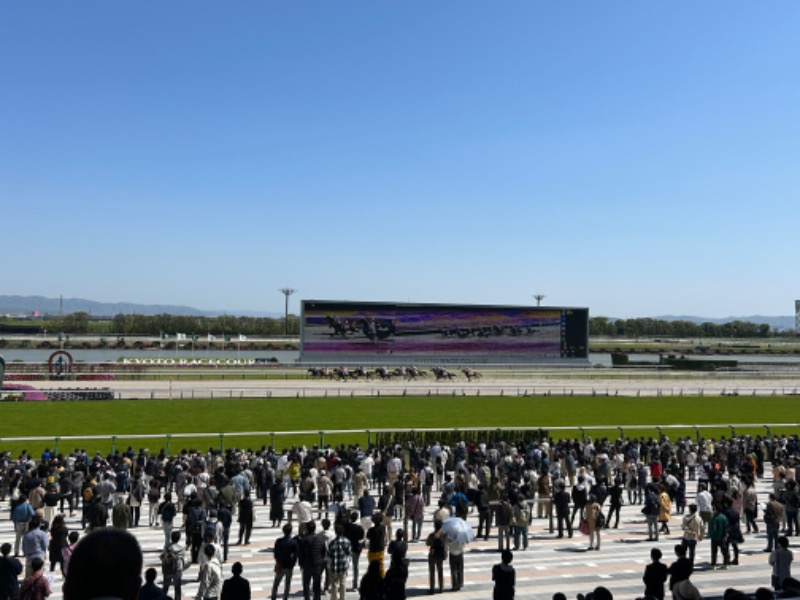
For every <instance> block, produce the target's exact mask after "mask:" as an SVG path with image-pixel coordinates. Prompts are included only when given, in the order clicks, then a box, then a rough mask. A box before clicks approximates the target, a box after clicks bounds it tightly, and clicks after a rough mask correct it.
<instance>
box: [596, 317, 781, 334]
mask: <svg viewBox="0 0 800 600" xmlns="http://www.w3.org/2000/svg"><path fill="white" fill-rule="evenodd" d="M589 335H590V336H592V337H596V336H608V337H624V338H637V337H676V338H766V337H773V336H775V335H776V332H773V331H772V330H771V328H770V326H769V325H767V324H766V323H751V322H749V321H730V322H728V323H710V322H708V323H695V322H693V321H681V320H678V321H664V320H660V319H650V318H639V319H617V320H615V321H612V320H611V319H609V318H608V317H591V318H590V319H589Z"/></svg>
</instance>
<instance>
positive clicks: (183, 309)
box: [0, 295, 794, 330]
mask: <svg viewBox="0 0 800 600" xmlns="http://www.w3.org/2000/svg"><path fill="white" fill-rule="evenodd" d="M34 312H38V313H39V314H40V315H58V314H69V313H73V312H85V313H89V314H90V315H91V316H93V317H113V316H114V315H118V314H126V315H130V314H139V315H158V314H164V313H167V314H172V315H181V316H188V317H192V316H195V317H218V316H220V315H224V314H228V315H234V316H248V317H281V316H283V314H282V313H274V312H265V311H254V310H200V309H197V308H192V307H191V306H179V305H173V304H134V303H131V302H95V301H94V300H86V299H84V298H64V299H63V301H62V300H61V299H60V298H46V297H44V296H3V295H0V315H4V314H10V315H14V316H22V315H26V316H30V315H32V314H33V313H34ZM609 318H610V320H612V321H616V320H617V318H615V317H609ZM651 318H653V319H658V320H661V321H691V322H692V323H716V324H718V325H720V324H722V323H729V322H731V321H745V322H748V323H759V324H761V323H766V324H767V325H769V326H770V328H772V329H776V330H780V329H794V317H793V316H786V317H782V316H777V317H768V316H763V315H750V316H747V317H724V318H719V317H695V316H689V315H680V316H676V315H662V316H658V317H651Z"/></svg>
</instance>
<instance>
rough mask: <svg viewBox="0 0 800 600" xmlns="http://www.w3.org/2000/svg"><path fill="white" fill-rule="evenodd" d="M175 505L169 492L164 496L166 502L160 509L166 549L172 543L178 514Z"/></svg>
mask: <svg viewBox="0 0 800 600" xmlns="http://www.w3.org/2000/svg"><path fill="white" fill-rule="evenodd" d="M177 510H178V509H177V508H176V506H175V504H174V503H173V502H172V494H171V493H170V492H167V493H166V494H165V495H164V502H163V503H162V504H161V505H160V506H159V507H158V512H159V514H160V515H161V528H162V530H163V531H164V549H166V548H168V547H169V545H170V544H171V543H172V523H173V521H174V519H175V513H176V512H177Z"/></svg>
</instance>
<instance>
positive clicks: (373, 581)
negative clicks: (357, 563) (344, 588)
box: [358, 560, 385, 600]
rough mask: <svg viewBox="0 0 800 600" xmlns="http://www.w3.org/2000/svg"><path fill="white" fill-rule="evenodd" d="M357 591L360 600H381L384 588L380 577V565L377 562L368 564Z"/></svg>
mask: <svg viewBox="0 0 800 600" xmlns="http://www.w3.org/2000/svg"><path fill="white" fill-rule="evenodd" d="M358 591H359V598H360V600H383V598H384V591H385V586H384V583H383V577H381V565H380V564H379V563H378V561H377V560H373V561H372V562H370V563H369V566H368V567H367V572H366V574H365V575H364V577H362V578H361V585H360V586H359V588H358Z"/></svg>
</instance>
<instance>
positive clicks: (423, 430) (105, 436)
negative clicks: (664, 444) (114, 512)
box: [0, 423, 800, 454]
mask: <svg viewBox="0 0 800 600" xmlns="http://www.w3.org/2000/svg"><path fill="white" fill-rule="evenodd" d="M737 428H744V429H761V428H763V429H765V430H766V431H765V433H766V435H767V436H771V435H772V433H771V430H772V429H773V428H781V429H788V428H795V429H798V428H800V423H735V424H731V423H724V424H722V423H718V424H713V423H712V424H708V423H706V424H703V425H697V424H689V423H687V424H672V425H587V426H569V425H567V426H555V427H547V426H540V427H518V426H513V425H512V426H508V427H415V428H377V429H336V430H322V431H320V430H318V429H314V430H299V431H236V432H228V433H223V432H203V433H144V434H138V433H136V434H133V433H132V434H100V435H63V436H24V437H0V444H2V443H4V442H49V441H51V440H52V441H54V450H53V451H54V452H55V453H57V452H58V445H59V443H60V442H66V441H87V440H108V439H109V438H110V439H111V442H112V452H114V451H115V449H116V441H117V439H120V438H122V439H136V440H151V439H166V441H167V454H169V453H170V442H171V440H173V439H181V438H217V437H218V438H219V441H220V452H223V451H224V439H225V438H236V437H264V438H270V440H271V444H270V445H271V446H274V445H275V444H274V442H275V438H276V437H282V436H311V435H319V437H320V446H324V438H325V436H326V435H357V434H362V435H366V436H367V440H368V443H371V439H372V434H376V433H411V434H416V433H431V432H433V433H436V432H446V431H452V432H468V431H485V432H496V431H504V430H505V431H515V432H521V431H534V432H536V431H542V430H546V431H547V432H548V433H550V432H554V431H576V430H578V431H580V432H581V436H582V437H584V438H585V433H586V431H608V430H612V429H617V430H619V432H620V436H621V437H624V430H625V429H634V430H643V429H652V430H656V431H658V432H659V434H660V435H663V430H677V429H693V430H694V431H695V435H696V437H697V438H698V439H699V438H700V430H701V429H730V430H731V435H732V436H734V437H735V436H736V429H737Z"/></svg>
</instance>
